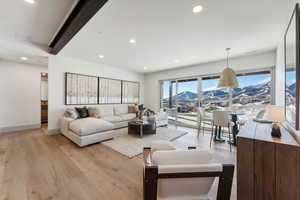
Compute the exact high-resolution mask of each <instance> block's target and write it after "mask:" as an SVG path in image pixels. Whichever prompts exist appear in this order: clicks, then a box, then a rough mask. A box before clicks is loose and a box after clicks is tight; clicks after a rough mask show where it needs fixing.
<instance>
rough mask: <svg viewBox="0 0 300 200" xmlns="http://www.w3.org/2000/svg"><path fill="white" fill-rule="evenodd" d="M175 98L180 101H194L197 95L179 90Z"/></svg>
mask: <svg viewBox="0 0 300 200" xmlns="http://www.w3.org/2000/svg"><path fill="white" fill-rule="evenodd" d="M176 98H177V100H179V101H181V100H184V101H194V100H197V98H198V95H197V94H196V93H193V92H190V91H184V92H181V93H179V94H177V96H176Z"/></svg>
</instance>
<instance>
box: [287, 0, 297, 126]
mask: <svg viewBox="0 0 300 200" xmlns="http://www.w3.org/2000/svg"><path fill="white" fill-rule="evenodd" d="M299 17H300V13H299V5H298V4H297V5H296V6H295V9H294V11H293V14H292V17H291V19H290V22H289V25H288V28H287V30H286V32H285V35H284V60H285V118H286V121H287V122H288V124H289V125H290V126H291V127H292V128H294V129H295V130H299V120H300V117H299V114H300V112H299V103H300V102H299V94H300V92H299V89H300V44H299V40H300V35H299V34H300V32H299V28H300V27H299V22H300V20H299Z"/></svg>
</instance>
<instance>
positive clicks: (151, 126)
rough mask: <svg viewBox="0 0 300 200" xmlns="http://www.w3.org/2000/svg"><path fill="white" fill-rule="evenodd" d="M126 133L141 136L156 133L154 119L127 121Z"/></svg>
mask: <svg viewBox="0 0 300 200" xmlns="http://www.w3.org/2000/svg"><path fill="white" fill-rule="evenodd" d="M128 134H138V135H140V137H141V138H142V137H143V136H144V134H156V123H155V120H147V121H142V120H134V121H131V122H128Z"/></svg>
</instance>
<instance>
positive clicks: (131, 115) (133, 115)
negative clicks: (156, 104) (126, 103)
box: [119, 113, 136, 121]
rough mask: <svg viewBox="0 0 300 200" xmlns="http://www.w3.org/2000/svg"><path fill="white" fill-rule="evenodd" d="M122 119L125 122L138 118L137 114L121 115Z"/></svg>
mask: <svg viewBox="0 0 300 200" xmlns="http://www.w3.org/2000/svg"><path fill="white" fill-rule="evenodd" d="M119 116H120V117H121V119H122V120H123V121H129V120H133V119H134V118H136V114H135V113H128V114H123V115H119Z"/></svg>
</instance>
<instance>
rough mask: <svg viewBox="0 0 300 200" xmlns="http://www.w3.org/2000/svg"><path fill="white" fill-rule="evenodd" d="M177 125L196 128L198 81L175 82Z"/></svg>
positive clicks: (193, 79) (184, 80)
mask: <svg viewBox="0 0 300 200" xmlns="http://www.w3.org/2000/svg"><path fill="white" fill-rule="evenodd" d="M176 103H177V123H178V124H179V125H186V126H197V111H196V108H197V107H198V106H199V99H198V79H197V78H192V79H181V80H177V95H176Z"/></svg>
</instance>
